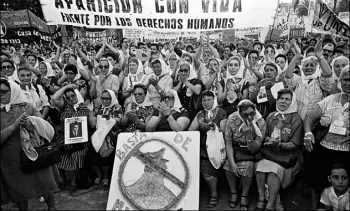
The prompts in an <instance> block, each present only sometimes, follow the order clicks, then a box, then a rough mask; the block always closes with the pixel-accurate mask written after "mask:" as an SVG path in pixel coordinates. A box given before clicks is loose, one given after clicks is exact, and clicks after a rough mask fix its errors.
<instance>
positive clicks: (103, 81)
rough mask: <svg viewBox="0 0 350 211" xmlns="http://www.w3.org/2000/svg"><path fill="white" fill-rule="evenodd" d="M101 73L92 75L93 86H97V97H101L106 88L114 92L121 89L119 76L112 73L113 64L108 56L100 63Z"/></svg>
mask: <svg viewBox="0 0 350 211" xmlns="http://www.w3.org/2000/svg"><path fill="white" fill-rule="evenodd" d="M98 69H99V74H98V75H96V76H92V77H91V79H92V80H93V81H94V83H93V86H94V85H95V86H96V97H97V98H98V99H100V98H101V95H102V92H103V91H104V90H106V89H110V90H112V91H113V92H114V93H116V94H117V93H118V91H119V78H118V76H116V75H114V74H112V71H113V65H112V64H111V63H110V61H109V60H108V59H107V58H102V59H101V60H100V62H99V65H98ZM99 103H100V102H99Z"/></svg>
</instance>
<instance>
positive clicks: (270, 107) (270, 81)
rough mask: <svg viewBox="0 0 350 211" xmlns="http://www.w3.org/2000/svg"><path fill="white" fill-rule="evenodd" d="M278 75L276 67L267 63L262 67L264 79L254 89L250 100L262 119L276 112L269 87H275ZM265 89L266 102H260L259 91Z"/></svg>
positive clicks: (274, 101)
mask: <svg viewBox="0 0 350 211" xmlns="http://www.w3.org/2000/svg"><path fill="white" fill-rule="evenodd" d="M277 75H278V68H277V66H276V65H275V64H274V63H272V62H269V63H267V64H266V65H265V66H264V79H263V80H261V81H260V82H259V83H258V84H257V85H256V86H255V88H254V91H253V93H252V95H251V96H250V100H251V101H252V102H254V103H255V104H256V108H257V110H258V111H259V112H260V113H261V115H262V116H263V118H264V119H266V118H267V116H268V115H269V114H270V113H271V112H274V111H276V100H275V98H274V97H273V96H272V93H271V87H273V85H275V83H276V79H277ZM261 89H265V90H264V91H266V97H267V101H260V99H259V97H261V96H260V94H259V93H260V90H261Z"/></svg>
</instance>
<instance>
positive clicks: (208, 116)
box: [203, 91, 218, 119]
mask: <svg viewBox="0 0 350 211" xmlns="http://www.w3.org/2000/svg"><path fill="white" fill-rule="evenodd" d="M208 92H211V93H213V95H214V103H213V107H211V109H205V108H204V110H205V111H206V113H207V119H211V118H213V117H214V113H213V110H214V109H215V108H216V107H218V100H217V98H216V95H215V93H214V92H212V91H208ZM203 107H204V106H203Z"/></svg>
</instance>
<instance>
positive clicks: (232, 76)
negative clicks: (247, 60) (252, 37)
mask: <svg viewBox="0 0 350 211" xmlns="http://www.w3.org/2000/svg"><path fill="white" fill-rule="evenodd" d="M232 60H237V61H239V70H238V72H237V73H236V75H231V73H230V71H229V70H228V69H229V64H230V62H231V61H232ZM243 74H244V65H243V64H242V60H241V58H240V57H239V56H232V57H230V58H229V59H228V61H227V71H226V79H227V80H228V79H232V80H233V81H234V82H235V83H236V78H241V79H243Z"/></svg>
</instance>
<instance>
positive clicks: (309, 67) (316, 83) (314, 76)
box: [284, 41, 333, 119]
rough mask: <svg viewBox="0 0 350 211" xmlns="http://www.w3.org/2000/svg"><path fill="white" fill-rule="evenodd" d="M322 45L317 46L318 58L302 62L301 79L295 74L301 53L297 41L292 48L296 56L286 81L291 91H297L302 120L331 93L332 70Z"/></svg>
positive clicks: (311, 57) (288, 69) (319, 43)
mask: <svg viewBox="0 0 350 211" xmlns="http://www.w3.org/2000/svg"><path fill="white" fill-rule="evenodd" d="M321 45H322V43H321V42H318V43H317V45H316V48H315V53H316V57H313V56H309V57H307V58H304V59H303V60H302V62H301V67H302V71H301V74H302V75H301V77H299V76H298V75H296V74H293V71H294V69H295V66H296V65H297V64H298V62H299V58H300V55H301V51H300V48H299V47H298V45H297V44H296V43H295V41H294V42H292V47H293V48H294V49H295V51H296V55H295V56H294V58H293V60H292V62H291V63H290V64H289V66H288V68H287V72H286V75H285V77H284V80H285V82H286V83H287V87H288V88H289V89H292V90H295V91H294V92H295V94H296V97H297V103H298V113H299V115H300V117H301V118H302V119H304V118H305V116H306V114H307V111H308V109H309V108H311V107H312V106H313V105H315V104H316V103H318V102H320V101H321V100H322V99H323V98H324V95H325V92H329V91H330V89H331V84H332V80H333V78H332V70H331V68H330V67H329V65H328V63H327V61H326V60H325V59H324V57H323V56H322V53H321V47H322V46H321ZM318 64H319V65H320V67H321V70H322V73H321V74H320V73H319V72H318V71H317V66H318Z"/></svg>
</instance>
